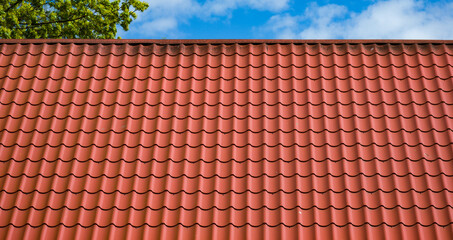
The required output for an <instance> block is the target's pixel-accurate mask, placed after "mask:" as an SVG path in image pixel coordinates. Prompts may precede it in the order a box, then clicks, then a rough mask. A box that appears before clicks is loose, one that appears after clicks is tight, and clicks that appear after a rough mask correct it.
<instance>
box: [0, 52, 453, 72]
mask: <svg viewBox="0 0 453 240" xmlns="http://www.w3.org/2000/svg"><path fill="white" fill-rule="evenodd" d="M0 56H1V58H0V67H7V66H15V67H21V66H27V67H36V66H40V67H41V68H49V67H55V68H62V67H68V68H76V67H84V68H90V67H98V68H105V67H110V68H119V67H125V68H133V67H138V68H149V67H154V68H161V67H167V68H176V67H178V68H204V67H210V68H219V67H222V68H240V69H241V68H249V67H251V68H260V67H268V68H274V67H277V66H278V67H281V68H289V67H292V68H306V67H309V68H315V67H319V66H323V67H325V68H331V67H335V68H346V67H348V68H351V69H355V68H363V67H366V68H373V67H381V68H388V67H393V68H397V69H398V68H402V67H404V68H419V67H425V68H426V67H432V66H435V67H438V68H444V67H448V66H450V67H451V65H452V62H453V54H452V55H448V54H442V55H439V56H435V57H433V55H428V56H419V55H416V56H415V57H408V56H406V55H404V54H402V55H392V54H388V55H383V56H379V55H371V56H363V55H359V56H351V55H349V54H347V55H342V56H338V55H328V56H324V55H322V54H319V55H316V56H310V55H302V56H295V55H287V56H283V55H275V56H268V55H265V54H263V55H259V56H253V55H245V56H240V55H232V56H222V57H217V56H216V57H212V56H210V55H205V56H198V55H189V56H184V55H175V56H172V55H162V56H158V55H149V56H142V55H133V56H128V55H120V56H114V55H108V56H105V57H96V56H89V57H88V56H86V55H81V56H74V55H71V54H68V55H63V56H61V55H59V54H55V55H52V56H43V55H36V56H34V55H22V56H21V55H16V54H12V55H1V54H0ZM377 56H378V57H377Z"/></svg>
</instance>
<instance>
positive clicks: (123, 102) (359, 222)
mask: <svg viewBox="0 0 453 240" xmlns="http://www.w3.org/2000/svg"><path fill="white" fill-rule="evenodd" d="M452 129H453V42H432V43H422V42H395V41H393V42H380V43H374V42H373V41H368V42H354V41H349V42H346V41H344V42H328V41H318V42H313V41H306V42H304V41H292V42H285V41H275V42H272V41H269V42H259V41H258V42H253V43H252V42H251V41H250V43H247V42H242V43H234V42H227V41H224V42H223V43H222V42H221V41H211V42H209V41H208V42H192V43H191V42H178V41H173V42H172V41H161V42H159V41H154V42H144V43H143V44H139V43H137V42H133V41H132V42H128V41H104V42H102V41H98V42H90V43H83V41H80V42H77V41H72V42H71V41H60V42H58V41H57V42H56V41H47V42H46V41H36V42H33V41H23V42H20V41H16V43H14V41H13V42H11V41H9V42H8V41H5V40H3V42H2V44H0V238H1V239H5V238H9V239H20V238H23V237H26V238H31V237H36V236H41V237H46V238H47V237H56V236H59V237H68V236H76V237H78V238H96V239H100V238H104V237H107V236H110V237H112V236H117V237H131V238H132V237H143V236H152V237H156V236H160V237H162V238H166V239H168V238H176V237H177V238H191V237H193V238H206V237H213V238H245V237H250V238H251V237H253V238H269V239H275V238H279V237H282V238H293V237H296V236H304V237H319V238H322V239H323V238H331V237H337V238H341V239H345V238H350V237H356V238H365V237H369V238H376V237H377V238H381V237H386V238H390V239H401V238H406V239H416V238H419V237H420V238H422V237H425V238H426V237H437V238H440V239H453V228H452V223H453V146H452V139H453V130H452Z"/></svg>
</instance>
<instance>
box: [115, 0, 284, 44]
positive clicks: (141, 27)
mask: <svg viewBox="0 0 453 240" xmlns="http://www.w3.org/2000/svg"><path fill="white" fill-rule="evenodd" d="M145 1H146V2H148V4H149V8H148V10H146V11H145V12H144V13H141V14H138V15H139V16H138V18H137V20H136V21H133V22H132V24H131V25H134V27H132V26H131V27H130V29H131V30H130V31H129V32H126V33H124V32H121V34H122V37H124V36H126V37H127V35H128V34H137V33H140V35H142V36H147V37H162V36H164V35H165V36H166V37H168V36H169V35H170V37H178V26H179V25H180V24H181V23H187V22H188V20H189V19H190V18H193V17H197V18H200V19H203V20H212V18H213V17H218V16H231V15H232V11H233V10H235V9H237V8H240V7H247V8H251V9H256V10H261V11H271V12H278V11H281V10H284V9H286V8H288V4H289V1H290V0H208V1H205V2H204V3H202V4H201V3H200V2H199V1H197V0H145Z"/></svg>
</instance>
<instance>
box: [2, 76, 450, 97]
mask: <svg viewBox="0 0 453 240" xmlns="http://www.w3.org/2000/svg"><path fill="white" fill-rule="evenodd" d="M0 81H1V88H0V91H2V92H1V94H2V95H3V94H4V93H3V92H14V91H20V92H23V93H25V94H31V93H30V92H31V91H33V92H34V93H41V92H46V93H57V94H61V93H72V94H75V93H74V92H75V91H76V92H77V93H85V92H88V93H93V94H94V93H96V94H97V93H99V94H107V93H113V94H120V92H121V93H131V92H133V93H135V94H138V93H146V94H148V93H174V92H177V93H178V94H179V93H188V94H199V93H201V94H208V93H213V94H214V93H217V94H220V93H222V94H225V93H232V94H237V95H240V94H245V95H248V94H254V93H258V94H270V93H274V94H277V95H278V94H283V93H289V94H301V93H303V94H328V93H331V94H335V93H336V94H337V95H338V96H339V97H340V96H341V95H343V94H345V95H346V96H350V95H361V94H371V95H374V94H382V95H383V96H385V95H388V96H394V95H396V96H397V98H398V99H399V98H401V97H405V96H406V95H407V94H414V97H415V98H417V97H419V95H420V94H422V95H426V98H428V97H431V96H430V95H431V94H434V96H436V97H437V96H439V95H441V96H444V94H448V93H451V92H452V91H453V78H448V79H446V80H437V79H432V80H429V79H426V78H420V79H410V78H405V79H402V80H397V81H390V80H382V79H375V80H370V79H367V80H362V81H361V80H355V81H348V80H338V79H332V80H323V79H318V80H310V79H303V80H296V79H289V80H269V79H266V78H264V79H258V80H251V81H243V80H237V79H233V80H222V79H214V80H210V79H200V80H197V81H183V80H180V79H177V80H164V79H160V80H150V79H146V80H142V81H128V80H124V79H116V80H112V79H108V78H104V79H99V80H92V81H88V80H80V79H75V80H68V79H60V80H52V79H48V78H45V79H43V80H39V79H33V80H25V79H23V78H18V79H12V78H9V77H5V78H2V79H1V80H0ZM263 91H266V93H263ZM115 96H116V95H115ZM434 96H433V97H434ZM444 99H445V97H444Z"/></svg>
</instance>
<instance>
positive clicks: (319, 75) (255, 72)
mask: <svg viewBox="0 0 453 240" xmlns="http://www.w3.org/2000/svg"><path fill="white" fill-rule="evenodd" d="M452 72H453V65H446V66H442V67H439V66H437V65H431V66H421V65H420V66H417V67H409V66H402V67H395V66H389V67H380V66H378V65H376V66H373V67H366V66H358V67H351V66H345V67H337V66H332V67H323V66H317V67H294V66H289V67H281V66H276V67H266V66H261V67H243V68H241V67H237V66H236V67H228V68H227V67H223V66H220V67H210V66H205V67H187V68H183V67H168V66H162V67H152V66H148V67H124V66H121V67H116V68H115V67H110V66H107V67H102V68H101V67H84V66H77V67H64V66H63V67H55V66H49V67H42V66H40V65H36V66H27V65H19V66H13V65H8V66H4V67H0V78H6V77H9V78H13V79H18V78H23V79H41V80H43V79H54V80H57V79H63V78H64V79H70V80H73V79H83V80H88V79H90V80H100V79H105V78H109V79H126V80H139V81H140V80H146V79H170V80H175V79H180V80H186V81H187V80H195V81H197V80H202V79H224V80H232V79H240V80H252V79H253V80H260V79H329V80H330V79H353V80H359V79H384V80H390V79H392V80H402V79H406V78H411V79H421V78H425V79H440V80H448V79H451V76H452Z"/></svg>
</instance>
